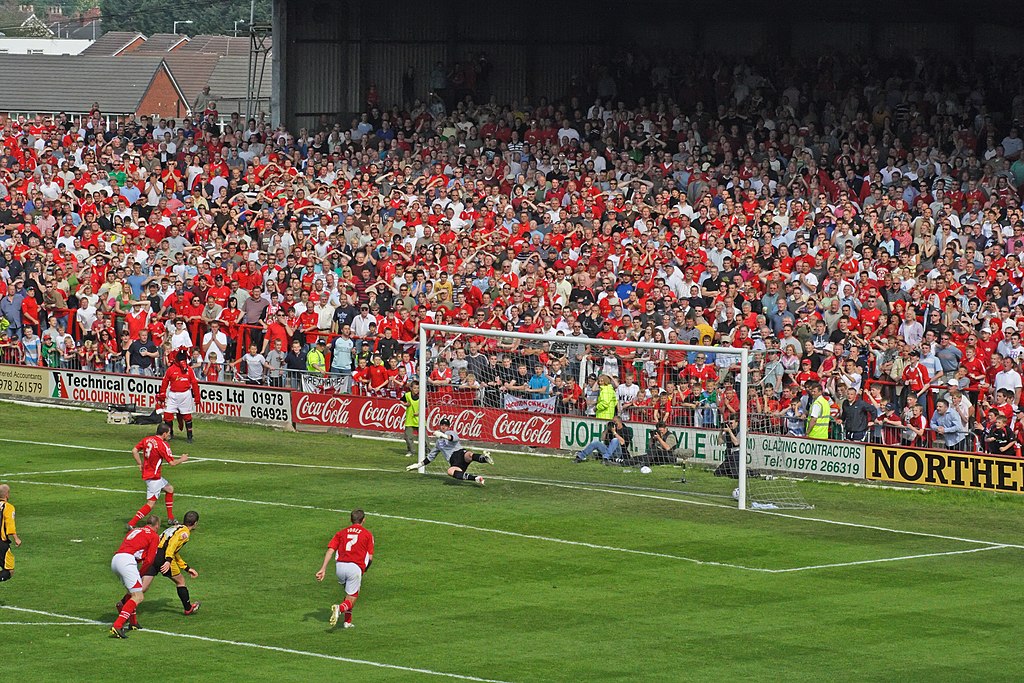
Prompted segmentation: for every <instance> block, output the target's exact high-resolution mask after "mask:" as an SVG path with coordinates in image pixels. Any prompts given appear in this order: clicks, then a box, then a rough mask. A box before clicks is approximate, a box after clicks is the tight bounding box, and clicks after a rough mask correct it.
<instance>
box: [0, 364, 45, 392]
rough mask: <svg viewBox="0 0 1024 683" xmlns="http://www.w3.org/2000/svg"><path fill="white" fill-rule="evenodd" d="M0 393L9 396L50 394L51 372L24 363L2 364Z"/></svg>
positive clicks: (0, 367) (0, 369)
mask: <svg viewBox="0 0 1024 683" xmlns="http://www.w3.org/2000/svg"><path fill="white" fill-rule="evenodd" d="M0 394H7V395H9V396H36V397H44V396H49V395H50V372H49V371H48V370H46V369H45V368H33V367H28V366H24V365H0Z"/></svg>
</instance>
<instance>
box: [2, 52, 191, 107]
mask: <svg viewBox="0 0 1024 683" xmlns="http://www.w3.org/2000/svg"><path fill="white" fill-rule="evenodd" d="M160 69H166V70H167V73H168V74H169V75H170V78H171V81H172V82H174V83H175V87H177V88H178V90H179V92H180V90H181V88H180V86H178V85H177V82H176V81H175V80H174V75H173V74H172V73H171V71H170V69H168V68H167V65H166V64H165V63H164V59H163V57H162V56H136V55H127V56H124V57H97V56H87V55H74V56H68V55H0V92H2V93H4V97H3V105H2V106H3V109H4V110H6V111H17V112H59V111H64V112H88V111H89V110H90V109H92V106H93V104H98V105H99V108H100V111H102V112H103V113H104V114H134V113H136V111H137V110H138V108H139V105H140V104H141V103H142V98H143V97H145V95H146V92H147V91H148V90H149V87H150V85H151V84H152V82H153V79H154V78H155V77H156V75H157V73H158V71H159V70H160Z"/></svg>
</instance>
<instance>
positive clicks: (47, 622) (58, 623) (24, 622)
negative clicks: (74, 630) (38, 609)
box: [0, 621, 95, 626]
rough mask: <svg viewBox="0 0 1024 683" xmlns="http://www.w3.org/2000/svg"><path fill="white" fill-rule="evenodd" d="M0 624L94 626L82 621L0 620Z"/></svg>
mask: <svg viewBox="0 0 1024 683" xmlns="http://www.w3.org/2000/svg"><path fill="white" fill-rule="evenodd" d="M0 626H95V624H86V623H85V622H82V621H0Z"/></svg>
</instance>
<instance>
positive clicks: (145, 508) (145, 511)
mask: <svg viewBox="0 0 1024 683" xmlns="http://www.w3.org/2000/svg"><path fill="white" fill-rule="evenodd" d="M152 509H153V504H152V503H150V502H148V501H147V502H146V504H145V505H143V506H142V507H140V508H139V511H138V512H136V513H135V516H134V517H132V521H130V522H128V523H129V524H131V525H132V526H135V525H136V524H138V523H139V521H140V520H141V519H142V518H143V517H145V516H146V515H148V514H149V512H150V510H152Z"/></svg>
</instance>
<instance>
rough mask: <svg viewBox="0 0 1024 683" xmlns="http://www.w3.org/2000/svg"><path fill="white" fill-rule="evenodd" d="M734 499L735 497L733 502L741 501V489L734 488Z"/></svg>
mask: <svg viewBox="0 0 1024 683" xmlns="http://www.w3.org/2000/svg"><path fill="white" fill-rule="evenodd" d="M732 497H733V500H739V499H740V489H739V487H736V488H734V489H733V490H732Z"/></svg>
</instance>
